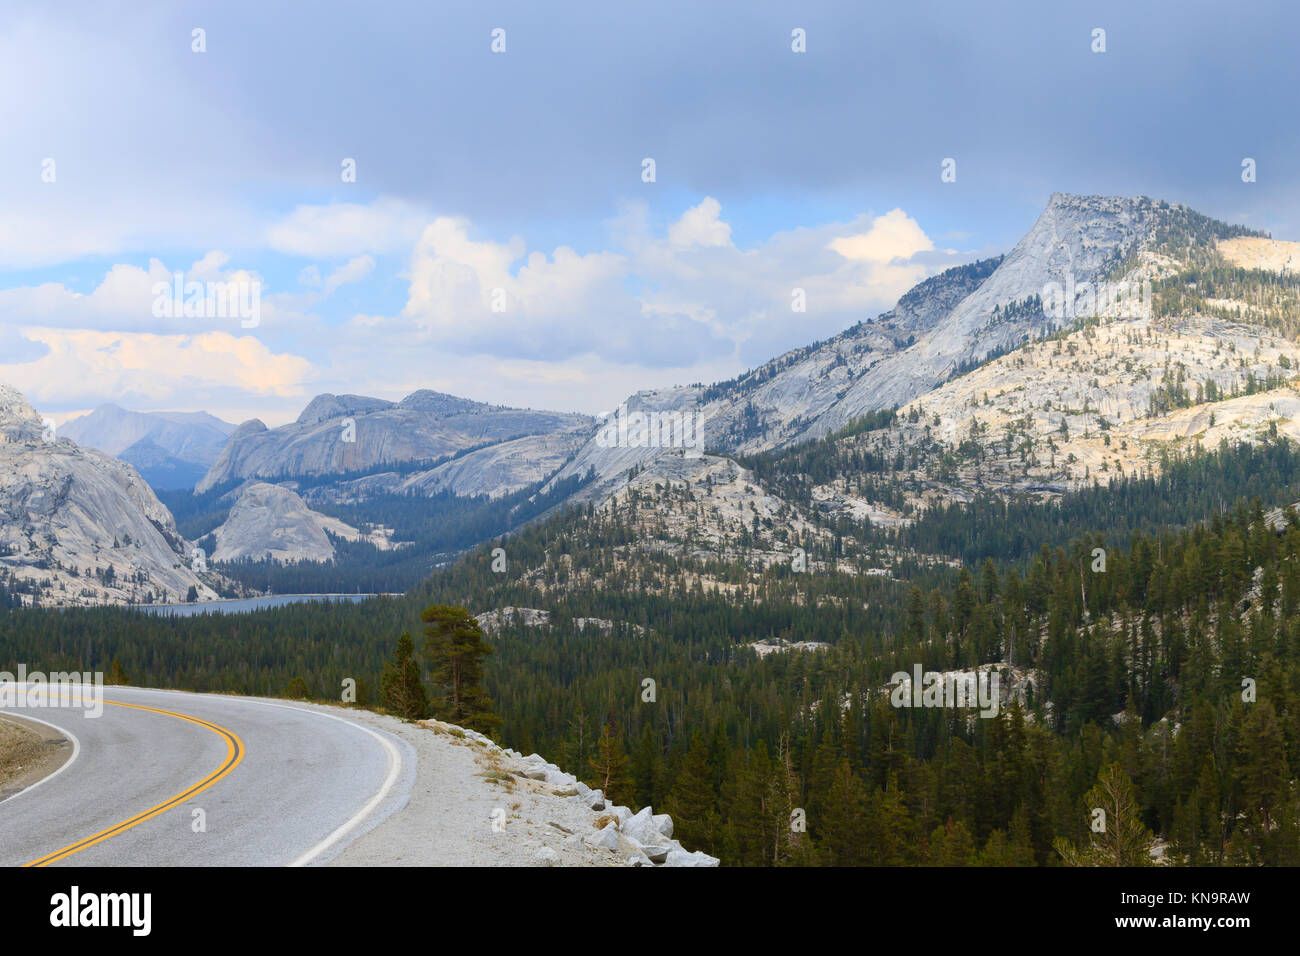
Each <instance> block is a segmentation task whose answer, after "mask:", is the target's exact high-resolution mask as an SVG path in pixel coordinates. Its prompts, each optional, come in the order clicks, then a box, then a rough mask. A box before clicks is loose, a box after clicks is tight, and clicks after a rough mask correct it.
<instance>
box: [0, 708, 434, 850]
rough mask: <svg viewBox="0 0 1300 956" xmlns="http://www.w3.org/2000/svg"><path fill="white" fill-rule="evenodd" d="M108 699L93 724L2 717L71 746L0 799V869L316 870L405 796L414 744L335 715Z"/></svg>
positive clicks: (53, 713) (43, 715)
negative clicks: (59, 762)
mask: <svg viewBox="0 0 1300 956" xmlns="http://www.w3.org/2000/svg"><path fill="white" fill-rule="evenodd" d="M104 699H105V702H106V703H105V706H104V708H103V713H102V715H101V716H99V717H90V716H88V715H87V713H86V711H85V710H84V709H83V708H81V707H58V708H54V707H43V708H26V707H20V708H0V709H3V712H5V713H11V714H13V715H14V716H16V717H25V718H28V719H36V720H38V721H41V722H44V723H48V724H50V725H52V726H54V727H56V728H58V729H59V730H60V731H62V732H63V733H64V735H65V736H67V737H68V738H69V740H71V741H72V742H73V744H74V748H73V756H72V757H71V758H70V759H69V761H68V762H67V763H65V764H64V765H63V767H62V768H61V769H60V770H59V771H58V772H56V773H55V774H53V775H51V776H49V777H46V778H45V779H44V780H41V781H40V782H38V783H36V784H34V785H33V786H31V787H28V788H27V789H26V790H23V791H21V792H19V793H17V794H15V795H13V796H12V797H9V798H8V799H7V800H3V801H0V866H22V865H29V864H35V865H43V866H284V865H299V866H302V865H313V864H318V863H324V862H326V861H327V860H329V859H331V858H332V857H333V856H335V855H336V854H338V853H339V852H340V851H341V850H342V849H343V848H344V847H345V846H346V845H347V844H348V843H349V842H350V841H351V840H353V839H355V838H356V837H357V836H359V835H360V834H361V833H364V832H366V831H367V830H369V829H371V828H373V827H374V826H376V825H377V824H378V823H379V822H381V821H382V820H383V819H384V818H385V817H387V816H388V815H389V814H391V813H393V812H394V811H396V810H399V809H401V807H403V806H404V805H405V804H406V801H407V798H408V797H409V794H410V789H411V784H412V781H413V780H414V776H415V773H414V771H415V754H414V752H413V751H412V749H411V747H410V745H409V744H407V743H405V742H404V741H402V740H400V739H398V738H397V737H394V736H392V735H389V734H385V733H383V732H381V731H373V730H371V729H370V728H367V727H363V726H361V725H359V724H356V723H353V722H352V721H349V720H347V719H346V717H343V716H339V715H337V714H334V713H331V712H330V711H331V708H325V707H318V706H312V705H299V704H290V703H285V702H282V701H270V700H263V699H261V698H253V697H227V696H221V695H215V694H189V693H183V692H180V691H160V690H144V689H137V688H128V687H108V688H105V689H104ZM196 810H201V811H202V814H196V813H195V812H194V811H196ZM200 824H202V826H200Z"/></svg>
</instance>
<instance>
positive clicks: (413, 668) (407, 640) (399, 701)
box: [379, 632, 429, 720]
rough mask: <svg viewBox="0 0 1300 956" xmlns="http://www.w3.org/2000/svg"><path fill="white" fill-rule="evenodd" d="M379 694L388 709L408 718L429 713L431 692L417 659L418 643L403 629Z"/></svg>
mask: <svg viewBox="0 0 1300 956" xmlns="http://www.w3.org/2000/svg"><path fill="white" fill-rule="evenodd" d="M379 696H380V700H382V701H383V705H384V709H385V710H387V711H388V712H389V713H391V714H395V715H396V716H398V717H403V718H405V719H407V720H420V719H421V718H424V717H427V716H429V695H428V692H427V691H426V690H425V689H424V681H423V680H421V679H420V665H419V663H418V662H417V661H416V659H415V642H414V641H412V640H411V635H410V634H408V633H406V632H403V633H402V636H401V637H399V638H398V639H397V650H396V651H394V652H393V659H392V660H391V661H389V662H388V663H387V664H385V665H384V673H383V676H382V677H381V678H380V680H379Z"/></svg>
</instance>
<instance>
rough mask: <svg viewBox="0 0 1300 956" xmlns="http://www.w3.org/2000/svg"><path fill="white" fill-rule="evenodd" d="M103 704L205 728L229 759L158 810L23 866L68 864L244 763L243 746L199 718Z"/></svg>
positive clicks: (174, 805)
mask: <svg viewBox="0 0 1300 956" xmlns="http://www.w3.org/2000/svg"><path fill="white" fill-rule="evenodd" d="M104 703H105V704H108V705H109V706H110V707H129V708H130V709H131V710H147V711H149V712H150V713H151V714H162V715H163V716H164V717H175V718H176V719H177V720H187V721H189V722H190V723H191V724H198V725H199V726H200V727H205V728H207V729H208V730H210V731H212V732H213V733H214V734H216V735H217V736H219V737H221V738H222V739H223V740H225V742H226V759H225V760H224V761H223V762H222V764H221V766H220V767H218V768H217V769H216V770H214V771H213V772H212V773H210V774H208V775H207V776H206V777H204V778H203V779H202V780H200V781H199V782H198V783H196V784H195V785H194V786H192V787H190V788H189V789H188V790H186V791H185V792H184V793H178V794H176V796H174V797H172V798H171V799H169V800H167V801H165V802H163V803H160V804H158V806H156V807H152V808H150V809H148V810H145V811H144V812H143V813H138V814H136V815H135V816H133V817H131V819H129V820H123V821H122V822H121V823H118V824H116V825H114V826H111V827H109V828H108V829H107V830H101V831H99V832H98V833H96V834H95V835H94V836H88V837H86V839H84V840H81V841H79V842H77V843H73V844H72V845H71V846H65V847H64V848H63V849H62V850H55V851H54V852H53V853H51V854H49V855H48V856H43V857H41V858H40V859H39V860H32V861H31V862H30V863H25V864H23V865H24V866H48V865H49V864H51V863H57V862H58V861H59V860H65V859H67V858H68V857H70V856H72V855H73V854H74V853H80V852H81V851H82V850H85V849H88V848H90V847H92V846H94V845H95V844H96V843H103V842H104V841H105V840H107V839H109V838H111V837H115V836H117V835H118V834H119V833H125V832H126V831H127V830H130V829H131V828H132V827H135V826H139V825H140V824H141V823H144V822H145V821H146V820H151V819H153V818H154V817H156V816H158V814H160V813H166V812H167V811H168V810H170V809H172V808H173V807H176V806H178V805H180V804H182V803H184V802H185V801H186V800H188V799H190V798H191V797H193V796H196V795H198V794H200V793H202V792H203V791H204V790H206V789H208V788H209V787H211V786H212V785H213V784H215V783H216V782H217V781H218V780H220V779H221V778H222V777H224V776H226V775H227V774H228V773H230V772H231V771H232V770H234V769H235V768H236V767H238V766H239V762H240V761H241V760H243V759H244V742H243V741H242V740H240V739H239V738H238V737H237V736H235V734H233V733H232V732H231V731H229V730H227V729H226V728H225V727H222V726H220V725H219V724H214V723H210V722H209V721H206V720H200V719H199V718H198V717H191V716H189V715H188V714H178V713H176V712H175V711H172V710H162V709H160V708H158V707H145V706H143V705H141V704H123V703H119V702H117V701H112V700H106V701H104Z"/></svg>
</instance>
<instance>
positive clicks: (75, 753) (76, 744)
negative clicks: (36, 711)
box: [0, 711, 81, 803]
mask: <svg viewBox="0 0 1300 956" xmlns="http://www.w3.org/2000/svg"><path fill="white" fill-rule="evenodd" d="M0 713H5V714H8V715H9V716H10V717H13V718H14V719H15V720H19V721H22V720H30V721H33V722H34V723H38V724H44V725H45V726H46V727H49V728H50V729H51V730H57V731H58V732H59V733H61V734H63V735H64V736H65V737H67V738H69V739H70V740H71V741H72V756H71V757H69V758H68V759H67V760H65V761H63V766H61V767H59V769H58V770H56V771H54V773H51V774H48V775H46V776H44V777H41V779H40V780H37V781H36V782H35V783H33V784H29V785H28V786H26V787H23V788H22V789H21V790H19V791H18V792H17V793H14V794H10V795H9V796H7V797H5V798H4V799H3V800H0V803H8V802H9V801H10V800H16V799H18V798H19V797H21V796H22V795H23V794H24V793H31V792H32V791H33V790H35V789H36V788H37V787H39V786H40V785H41V784H43V783H49V782H50V781H51V780H53V779H54V778H55V777H57V776H58V775H59V774H61V773H63V771H65V770H67V769H68V768H69V767H71V766H72V764H73V762H74V761H76V759H77V757H79V756H80V755H81V741H80V740H78V739H77V735H76V734H74V733H73V732H72V731H70V730H66V729H64V728H63V727H60V726H58V725H57V724H52V723H50V722H49V721H48V720H41V719H40V718H39V717H29V716H28V715H27V714H14V713H11V712H9V711H0Z"/></svg>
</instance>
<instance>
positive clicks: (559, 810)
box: [329, 710, 626, 866]
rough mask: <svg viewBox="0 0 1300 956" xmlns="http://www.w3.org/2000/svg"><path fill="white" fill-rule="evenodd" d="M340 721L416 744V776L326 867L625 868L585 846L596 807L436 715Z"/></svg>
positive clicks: (355, 713) (607, 853) (352, 713)
mask: <svg viewBox="0 0 1300 956" xmlns="http://www.w3.org/2000/svg"><path fill="white" fill-rule="evenodd" d="M346 713H347V716H348V719H349V720H354V721H356V722H358V723H361V724H365V725H367V726H370V727H374V728H376V729H379V730H384V731H387V732H389V733H391V734H393V735H394V736H397V737H400V738H401V739H402V740H404V741H406V742H407V743H409V744H410V745H411V747H413V748H414V750H415V753H416V758H417V770H416V779H415V782H414V785H413V786H412V788H411V793H410V800H409V802H408V803H407V805H406V807H404V808H403V809H402V810H400V811H399V812H397V813H394V814H393V815H392V816H390V817H389V818H388V819H386V820H385V821H384V822H383V823H381V824H380V825H379V826H377V827H375V828H374V829H372V830H370V831H369V832H368V833H365V834H363V835H362V836H360V837H358V838H357V839H355V840H354V841H352V842H351V843H350V844H349V845H348V847H347V848H346V849H345V850H343V852H341V853H340V854H338V855H337V856H336V857H334V859H332V860H331V861H330V863H329V865H330V866H536V865H541V864H542V863H543V862H544V861H543V860H542V859H539V856H538V854H539V853H540V852H541V851H542V850H543V848H549V849H550V850H551V851H553V852H554V854H555V856H554V858H549V854H542V855H543V857H547V858H549V863H548V865H562V866H624V865H626V861H625V859H624V858H623V857H621V856H619V855H618V854H617V853H615V852H613V851H611V850H606V849H598V848H595V847H592V846H589V845H588V844H587V843H586V842H584V841H583V837H584V836H586V835H588V834H590V833H591V832H593V823H592V821H593V818H594V817H595V816H596V814H595V813H594V812H593V811H592V810H590V809H588V808H587V807H586V806H584V805H582V804H581V803H580V802H578V801H577V800H575V799H574V798H573V797H572V796H560V795H557V794H556V791H557V790H559V791H560V792H561V793H564V792H565V789H564V788H563V787H556V786H554V785H550V784H547V783H546V782H544V781H540V780H532V779H528V778H525V777H522V776H519V775H517V772H519V771H522V770H523V768H524V764H523V762H522V761H520V760H516V759H515V758H512V757H510V756H509V755H508V754H506V753H505V752H504V751H502V750H499V749H497V748H495V747H494V746H492V745H491V744H485V743H482V742H480V741H476V740H474V739H473V738H472V737H470V736H467V735H465V733H464V731H462V730H461V729H460V728H458V727H455V726H453V725H450V724H444V723H441V722H440V721H434V720H428V721H419V722H408V721H403V720H399V719H397V718H395V717H388V716H384V715H380V714H373V713H370V712H368V711H359V710H348V711H346Z"/></svg>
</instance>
